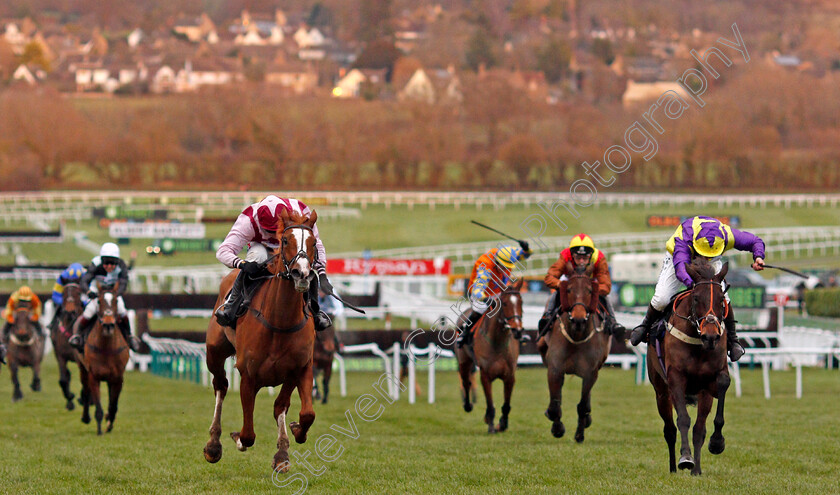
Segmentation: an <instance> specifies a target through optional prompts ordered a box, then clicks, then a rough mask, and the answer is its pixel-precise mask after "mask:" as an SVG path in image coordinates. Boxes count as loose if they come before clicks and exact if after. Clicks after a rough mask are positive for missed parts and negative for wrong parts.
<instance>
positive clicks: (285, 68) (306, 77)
mask: <svg viewBox="0 0 840 495" xmlns="http://www.w3.org/2000/svg"><path fill="white" fill-rule="evenodd" d="M265 83H266V84H270V85H272V86H276V87H280V88H283V89H286V90H288V91H289V92H290V93H293V94H296V95H301V94H308V93H312V92H313V91H315V88H316V87H317V86H318V73H317V72H316V71H315V70H313V69H312V67H310V66H309V65H308V64H301V63H298V64H288V63H287V64H277V63H275V64H271V65H269V66H268V67H267V68H266V71H265Z"/></svg>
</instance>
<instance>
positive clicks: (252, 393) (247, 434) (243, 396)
mask: <svg viewBox="0 0 840 495" xmlns="http://www.w3.org/2000/svg"><path fill="white" fill-rule="evenodd" d="M247 371H248V370H247V369H245V370H244V372H243V370H239V374H240V375H241V376H242V380H241V381H240V382H239V399H240V402H242V429H241V430H239V431H234V432H232V433H231V434H230V438H232V439H233V441H234V442H236V448H237V449H239V451H240V452H245V451H246V450H248V447H252V446H253V445H254V441H255V440H256V439H257V434H256V433H254V402H255V400H256V398H257V384H256V380H254V378H253V377H252V376H251V375H250V374H249V373H248V372H247Z"/></svg>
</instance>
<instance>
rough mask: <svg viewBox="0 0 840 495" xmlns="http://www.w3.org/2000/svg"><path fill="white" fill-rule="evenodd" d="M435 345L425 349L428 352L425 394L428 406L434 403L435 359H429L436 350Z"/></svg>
mask: <svg viewBox="0 0 840 495" xmlns="http://www.w3.org/2000/svg"><path fill="white" fill-rule="evenodd" d="M436 348H437V346H436V345H435V344H429V347H427V348H426V349H427V350H428V351H429V352H428V354H426V355H427V356H429V358H430V359H429V384H428V385H427V387H426V388H427V389H428V390H427V392H426V393H427V394H428V395H429V404H434V403H435V361H436V360H435V359H431V357H432V353H433V352H435V351H436V350H437V349H436Z"/></svg>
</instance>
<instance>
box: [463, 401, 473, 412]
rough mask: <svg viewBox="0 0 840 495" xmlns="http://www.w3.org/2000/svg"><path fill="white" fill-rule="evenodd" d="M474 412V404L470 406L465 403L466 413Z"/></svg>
mask: <svg viewBox="0 0 840 495" xmlns="http://www.w3.org/2000/svg"><path fill="white" fill-rule="evenodd" d="M472 410H473V405H472V404H470V403H469V402H465V403H464V411H466V412H472Z"/></svg>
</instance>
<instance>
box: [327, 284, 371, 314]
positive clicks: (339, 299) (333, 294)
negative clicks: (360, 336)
mask: <svg viewBox="0 0 840 495" xmlns="http://www.w3.org/2000/svg"><path fill="white" fill-rule="evenodd" d="M327 294H329V295H330V296H332V297H334V298H335V299H336V300H337V301H338V302H340V303H341V304H343V305H345V306H347V307H348V308H350V309H352V310H353V311H355V312H357V313H361V314H363V315H364V314H367V313H365V311H364V310H363V309H360V308H357V307H356V306H353V305H352V304H350V303H349V302H347V301H345V300H344V299H342V298H340V297H338V294H336V293H335V292H333V291H332V290H330V291H329V292H328V293H327Z"/></svg>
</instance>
